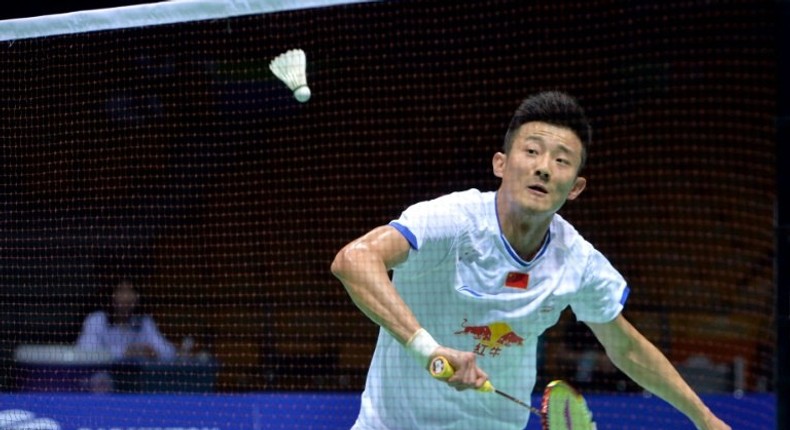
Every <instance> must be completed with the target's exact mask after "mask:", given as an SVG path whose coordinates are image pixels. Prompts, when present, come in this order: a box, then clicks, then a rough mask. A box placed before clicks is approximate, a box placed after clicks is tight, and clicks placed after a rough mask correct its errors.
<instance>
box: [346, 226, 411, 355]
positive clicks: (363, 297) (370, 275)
mask: <svg viewBox="0 0 790 430" xmlns="http://www.w3.org/2000/svg"><path fill="white" fill-rule="evenodd" d="M408 255H409V242H408V241H407V240H406V239H405V238H404V237H403V235H401V234H400V232H398V231H397V230H396V229H395V228H393V227H390V226H381V227H377V228H375V229H373V230H371V231H370V232H369V233H367V234H365V235H364V236H362V237H360V238H359V239H356V240H354V241H352V242H351V243H349V244H348V245H346V246H345V247H343V249H341V250H340V252H339V253H338V254H337V256H335V260H334V261H333V262H332V274H334V275H335V276H336V277H337V278H338V279H339V280H340V282H342V283H343V286H344V287H345V288H346V291H348V295H349V296H350V297H351V300H353V301H354V304H356V305H357V307H359V309H360V310H361V311H362V312H364V313H365V315H367V316H368V318H370V319H371V320H373V322H375V323H376V324H378V325H380V326H381V327H383V328H384V329H385V330H387V331H388V332H389V333H390V334H392V336H394V337H395V339H397V340H398V341H399V342H400V343H401V344H404V345H405V344H406V342H408V341H409V339H410V338H411V336H412V335H413V334H414V333H415V332H417V330H419V329H420V324H419V323H418V322H417V319H416V318H415V317H414V314H413V313H412V312H411V309H409V307H408V306H407V305H406V303H405V302H404V301H403V299H401V297H400V295H399V294H398V292H397V290H396V289H395V287H394V286H393V285H392V282H391V281H390V278H389V275H388V273H387V272H388V271H389V270H390V269H392V268H393V267H395V266H397V265H398V264H400V263H402V262H404V261H406V258H407V257H408Z"/></svg>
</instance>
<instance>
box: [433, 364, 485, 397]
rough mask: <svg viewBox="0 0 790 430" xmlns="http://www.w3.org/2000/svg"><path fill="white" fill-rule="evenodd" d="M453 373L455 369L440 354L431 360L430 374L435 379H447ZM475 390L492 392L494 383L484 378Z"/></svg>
mask: <svg viewBox="0 0 790 430" xmlns="http://www.w3.org/2000/svg"><path fill="white" fill-rule="evenodd" d="M454 373H455V369H453V366H452V365H451V364H450V362H449V361H448V360H447V359H446V358H444V357H442V356H441V355H440V356H438V357H436V358H434V359H433V360H431V376H433V377H434V378H436V379H441V380H443V381H444V380H447V379H450V377H451V376H453V374H454ZM477 391H482V392H484V393H493V392H494V384H492V383H491V381H488V380H486V382H485V383H484V384H483V385H482V386H480V388H478V389H477Z"/></svg>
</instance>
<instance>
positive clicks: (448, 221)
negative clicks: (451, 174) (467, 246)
mask: <svg viewBox="0 0 790 430" xmlns="http://www.w3.org/2000/svg"><path fill="white" fill-rule="evenodd" d="M455 208H456V206H455V205H453V204H452V201H450V199H449V198H448V197H447V196H444V197H439V198H438V199H434V200H429V201H424V202H420V203H416V204H414V205H412V206H410V207H409V208H407V209H406V210H405V211H403V213H402V214H401V216H400V218H398V219H397V220H394V221H392V222H390V226H392V227H394V228H395V229H397V230H398V231H399V232H400V233H401V234H402V235H403V237H405V238H406V240H407V241H408V242H409V245H410V246H411V251H410V252H409V257H408V259H407V260H406V262H404V263H402V264H401V265H400V266H399V268H400V269H406V268H408V270H410V271H416V272H419V271H422V270H426V269H429V268H430V267H433V266H435V265H437V264H439V263H440V262H441V261H444V260H445V259H446V258H448V257H449V256H451V255H452V254H451V250H452V248H453V246H454V245H455V242H456V238H457V237H458V236H459V234H460V233H461V232H462V231H463V229H464V221H463V217H461V216H460V214H459V213H458V212H457V210H456V209H455Z"/></svg>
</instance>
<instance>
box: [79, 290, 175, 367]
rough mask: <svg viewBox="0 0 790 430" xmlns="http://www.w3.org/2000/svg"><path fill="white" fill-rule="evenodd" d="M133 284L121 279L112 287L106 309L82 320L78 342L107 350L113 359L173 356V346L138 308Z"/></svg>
mask: <svg viewBox="0 0 790 430" xmlns="http://www.w3.org/2000/svg"><path fill="white" fill-rule="evenodd" d="M138 305H139V294H138V291H137V289H136V288H135V286H134V284H132V282H130V281H128V280H122V281H120V282H119V283H118V284H117V285H116V286H115V288H114V289H113V291H112V301H111V305H110V306H109V308H108V309H103V310H98V311H95V312H92V313H91V314H89V315H88V316H87V317H86V318H85V321H84V322H83V324H82V331H81V332H80V335H79V338H78V339H77V346H78V347H79V348H81V349H84V350H87V351H107V352H109V353H110V355H111V357H112V358H113V359H114V360H117V361H121V360H172V359H174V358H175V357H176V348H175V347H174V346H173V344H171V343H170V342H169V341H168V340H167V339H166V338H165V337H164V336H163V335H162V334H161V333H160V332H159V329H158V328H157V326H156V323H155V322H154V319H153V318H152V317H151V316H150V315H146V314H143V313H141V312H140V311H139V308H138Z"/></svg>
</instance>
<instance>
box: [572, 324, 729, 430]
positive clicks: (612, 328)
mask: <svg viewBox="0 0 790 430" xmlns="http://www.w3.org/2000/svg"><path fill="white" fill-rule="evenodd" d="M587 325H588V326H589V327H590V329H591V330H592V331H593V333H594V334H595V337H596V338H598V341H599V342H601V344H602V345H603V347H604V348H605V349H606V355H608V356H609V358H610V359H611V360H612V362H613V363H614V364H615V366H617V367H618V368H619V369H620V370H622V371H623V373H625V374H626V375H628V376H629V377H630V378H631V379H633V380H634V382H636V383H637V384H639V385H640V386H642V387H643V388H645V389H646V390H648V391H650V392H651V393H653V394H655V395H657V396H658V397H660V398H662V399H664V400H665V401H667V402H668V403H669V404H671V405H672V406H674V407H675V408H676V409H677V410H679V411H680V412H682V413H683V414H685V415H686V416H687V417H688V418H689V419H690V420H691V421H692V422H694V424H695V425H696V426H697V428H699V429H706V430H707V429H711V430H712V429H716V430H719V429H729V428H730V427H729V426H728V425H726V424H725V423H724V422H722V421H721V420H719V419H718V418H716V416H714V415H713V413H711V411H710V410H709V409H708V408H707V407H706V406H705V405H704V404H703V403H702V400H700V398H699V397H698V396H697V395H696V394H695V393H694V391H693V390H692V389H691V387H689V386H688V384H686V382H685V381H684V380H683V378H682V377H681V376H680V374H679V373H678V372H677V370H676V369H675V367H674V366H672V364H671V363H670V362H669V360H667V358H666V357H665V356H664V354H662V353H661V352H660V351H659V350H658V348H656V347H655V346H654V345H653V344H652V343H650V341H648V340H647V339H645V337H644V336H642V334H641V333H639V332H638V331H637V330H636V329H635V328H634V327H633V326H632V325H631V324H630V323H629V322H628V321H627V320H626V319H625V317H623V316H622V315H619V316H618V317H617V318H615V319H614V320H613V321H611V322H608V323H604V324H593V323H587Z"/></svg>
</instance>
